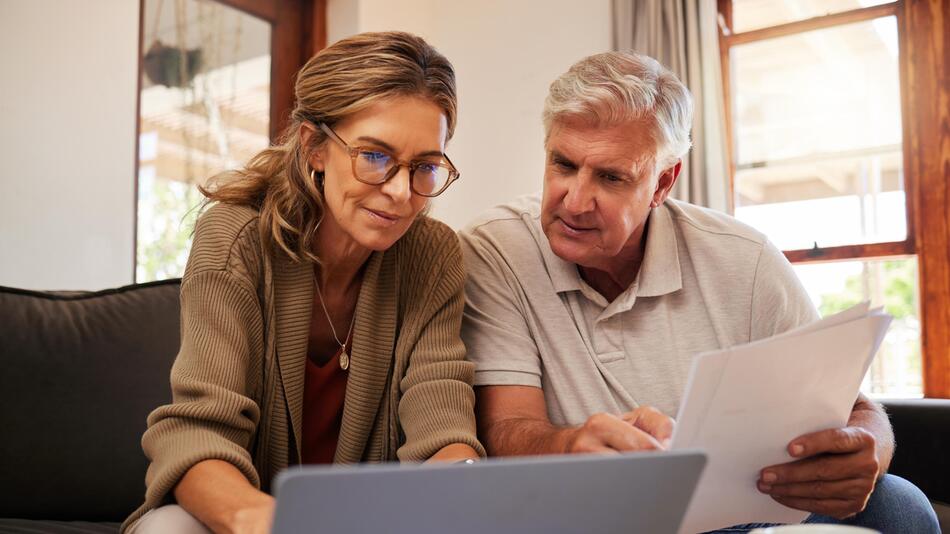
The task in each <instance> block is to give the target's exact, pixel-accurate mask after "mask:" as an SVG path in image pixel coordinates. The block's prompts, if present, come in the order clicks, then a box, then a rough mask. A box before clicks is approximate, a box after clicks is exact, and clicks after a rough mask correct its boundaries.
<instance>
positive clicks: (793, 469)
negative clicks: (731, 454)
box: [758, 427, 880, 519]
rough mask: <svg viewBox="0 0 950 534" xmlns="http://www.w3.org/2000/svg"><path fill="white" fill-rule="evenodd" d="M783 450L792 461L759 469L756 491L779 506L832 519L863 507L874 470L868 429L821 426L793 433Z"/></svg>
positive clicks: (876, 464)
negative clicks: (796, 434)
mask: <svg viewBox="0 0 950 534" xmlns="http://www.w3.org/2000/svg"><path fill="white" fill-rule="evenodd" d="M788 452H789V454H791V455H792V457H794V458H798V460H795V461H793V462H789V463H786V464H780V465H774V466H770V467H766V468H765V469H763V470H762V472H761V473H760V476H759V481H758V488H759V491H761V492H763V493H766V494H768V495H770V496H771V497H772V498H773V499H775V500H776V501H778V502H780V503H782V504H784V505H785V506H789V507H791V508H796V509H799V510H805V511H808V512H812V513H818V514H824V515H829V516H832V517H836V518H838V519H843V518H845V517H850V516H852V515H854V514H856V513H858V512H861V511H862V510H864V507H865V506H866V505H867V501H868V498H869V497H870V496H871V492H872V491H874V484H875V482H876V481H877V478H878V476H879V470H880V463H879V461H878V458H877V446H876V441H875V439H874V436H873V435H872V434H871V433H870V432H868V431H866V430H864V429H863V428H858V427H846V428H840V429H830V430H822V431H819V432H814V433H811V434H806V435H804V436H801V437H798V438H795V439H794V440H792V442H791V443H790V444H789V446H788Z"/></svg>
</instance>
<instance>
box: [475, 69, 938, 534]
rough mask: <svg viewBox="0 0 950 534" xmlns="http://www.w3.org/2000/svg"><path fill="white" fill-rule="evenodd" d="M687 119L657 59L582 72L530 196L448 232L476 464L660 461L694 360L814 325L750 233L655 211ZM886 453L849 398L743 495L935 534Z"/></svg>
mask: <svg viewBox="0 0 950 534" xmlns="http://www.w3.org/2000/svg"><path fill="white" fill-rule="evenodd" d="M691 120H692V100H691V97H690V95H689V92H688V90H687V89H686V88H685V87H684V86H683V84H682V83H680V82H679V80H677V79H676V77H675V76H674V75H673V74H672V73H671V72H669V71H668V70H666V69H664V68H663V67H662V66H660V65H659V64H658V63H657V62H656V61H654V60H652V59H650V58H648V57H644V56H638V55H633V54H625V53H618V52H610V53H605V54H599V55H595V56H591V57H589V58H586V59H584V60H582V61H580V62H579V63H577V64H576V65H574V66H573V67H571V69H570V70H569V71H568V72H567V73H565V74H563V75H562V76H561V77H559V78H558V79H557V80H556V81H555V82H554V83H553V84H552V85H551V89H550V94H549V95H548V98H547V100H546V102H545V109H544V127H545V135H546V140H545V152H546V165H545V172H544V190H543V193H542V194H541V196H540V198H539V197H537V196H533V197H526V198H522V199H519V200H518V201H516V202H514V203H512V204H509V205H506V206H502V207H499V208H495V209H493V210H490V211H488V212H487V213H486V214H484V215H483V216H482V217H481V218H479V219H477V220H476V221H475V222H474V223H473V224H472V225H470V226H469V227H468V228H467V229H466V230H465V231H463V232H462V236H461V237H462V242H463V250H464V251H465V255H466V263H467V267H468V271H469V281H468V284H467V287H466V292H467V303H466V313H465V319H464V322H463V331H462V335H463V339H464V341H465V344H466V346H467V347H468V350H469V357H470V358H471V359H472V360H473V361H474V362H475V364H476V369H477V370H476V375H475V384H476V386H477V388H476V395H477V401H478V402H477V410H478V412H479V413H478V419H479V432H480V434H481V437H482V441H483V443H485V445H486V448H487V449H488V452H489V454H492V455H501V456H505V455H522V454H548V453H568V452H604V453H610V452H616V451H632V450H658V449H664V448H666V447H667V446H668V444H669V438H670V436H671V434H672V430H673V425H674V422H673V420H672V419H671V418H670V416H671V415H674V414H675V413H676V411H677V409H678V407H679V403H680V400H681V399H680V396H681V395H682V392H683V389H684V387H685V382H686V375H687V373H688V370H689V367H690V364H691V359H692V357H693V356H694V355H695V354H696V353H698V352H701V351H704V350H710V349H717V348H722V347H728V346H732V345H737V344H741V343H748V342H750V341H754V340H756V339H761V338H766V337H769V336H772V335H775V334H778V333H780V332H783V331H785V330H788V329H791V328H794V327H796V326H799V325H802V324H805V323H808V322H810V321H814V320H815V319H817V317H818V315H817V313H816V311H815V309H814V307H813V306H812V304H811V303H810V300H809V298H808V295H807V294H806V293H805V291H804V289H803V288H802V286H801V284H800V283H799V281H798V280H797V278H796V277H795V274H794V272H793V271H792V268H791V266H790V265H789V264H788V262H787V261H786V260H785V258H784V256H783V255H782V254H781V252H780V251H779V250H777V249H776V248H775V247H774V246H773V245H771V244H770V243H769V242H768V241H767V240H766V238H765V237H764V236H763V235H762V234H760V233H759V232H756V231H755V230H753V229H751V228H749V227H748V226H745V225H743V224H741V223H739V222H737V221H735V220H734V219H732V218H731V217H728V216H726V215H723V214H720V213H717V212H713V211H710V210H706V209H703V208H699V207H696V206H692V205H689V204H686V203H683V202H677V201H674V200H671V199H668V198H667V197H668V195H669V192H670V189H671V188H672V187H673V184H674V183H675V182H676V179H677V176H678V175H679V172H680V167H681V161H682V158H683V157H684V156H685V154H686V153H687V152H688V150H689V146H690V140H689V130H690V123H691ZM893 450H894V444H893V433H892V431H891V428H890V425H889V423H888V420H887V416H886V415H885V414H884V412H883V410H882V409H881V407H880V406H878V405H877V404H875V403H872V402H870V401H868V400H867V399H866V398H865V397H864V396H859V397H858V399H857V400H856V402H855V404H854V408H853V411H852V413H851V417H850V420H849V422H848V425H847V426H846V427H845V428H837V429H828V430H825V431H821V432H816V433H813V434H809V435H805V436H801V437H798V438H796V439H794V440H793V441H792V442H791V443H789V446H788V451H789V453H790V454H791V455H792V457H794V458H796V460H795V461H793V462H790V463H787V464H783V465H775V466H767V467H766V466H763V467H764V468H763V470H762V472H761V474H760V478H759V480H758V488H759V490H760V491H762V492H763V493H766V494H768V495H770V496H771V497H772V498H774V499H775V500H776V501H778V502H780V503H782V504H785V505H787V506H790V507H792V508H797V509H801V510H806V511H809V512H812V513H813V515H812V516H811V518H810V520H812V521H825V522H834V521H835V520H836V519H835V518H837V519H844V518H849V517H850V518H851V520H850V521H849V522H850V523H854V524H869V525H870V526H872V527H876V528H878V529H879V530H884V531H887V530H888V528H889V525H893V524H895V523H894V522H895V521H896V522H897V524H901V529H902V531H903V532H911V531H913V532H928V531H935V532H939V530H937V529H938V527H937V526H936V518H935V515H934V513H933V510H932V508H931V507H930V506H929V503H928V502H927V500H926V498H925V497H924V496H923V494H922V493H921V492H920V491H919V490H917V488H915V487H914V486H913V485H911V484H910V483H908V482H906V481H904V480H902V479H899V478H897V477H893V476H890V475H885V473H886V471H887V466H888V464H889V462H890V459H891V456H892V454H893ZM875 488H877V489H876V490H875ZM869 501H871V504H870V506H869ZM865 508H867V511H865V512H863V513H862V511H864V510H865ZM856 514H858V515H856ZM914 526H919V529H916V530H915V527H914ZM928 529H929V530H928Z"/></svg>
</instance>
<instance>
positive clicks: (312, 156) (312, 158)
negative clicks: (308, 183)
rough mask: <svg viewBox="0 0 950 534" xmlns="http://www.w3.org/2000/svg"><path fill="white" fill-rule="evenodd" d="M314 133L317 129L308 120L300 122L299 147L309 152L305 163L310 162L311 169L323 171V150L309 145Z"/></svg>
mask: <svg viewBox="0 0 950 534" xmlns="http://www.w3.org/2000/svg"><path fill="white" fill-rule="evenodd" d="M316 133H317V129H316V128H315V127H314V126H313V125H312V124H310V123H309V122H302V123H300V130H299V134H300V149H301V150H303V151H304V152H305V153H307V154H309V155H308V156H307V163H309V164H310V167H311V168H312V169H313V170H315V171H317V172H324V167H325V163H324V161H323V151H322V150H320V147H315V148H312V147H311V141H312V140H313V136H314V135H316Z"/></svg>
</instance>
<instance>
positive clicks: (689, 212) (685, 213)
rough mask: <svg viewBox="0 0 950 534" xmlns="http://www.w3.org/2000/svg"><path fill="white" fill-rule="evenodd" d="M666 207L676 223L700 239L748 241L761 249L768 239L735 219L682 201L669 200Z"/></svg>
mask: <svg viewBox="0 0 950 534" xmlns="http://www.w3.org/2000/svg"><path fill="white" fill-rule="evenodd" d="M666 206H667V207H668V208H669V211H670V215H671V216H672V217H673V221H674V223H675V224H676V225H677V226H678V227H679V228H680V229H681V230H686V231H688V232H689V233H693V234H696V236H697V237H698V238H700V239H709V240H712V241H735V240H739V241H747V242H749V243H750V244H752V245H755V246H758V247H761V246H762V245H764V244H765V243H766V242H767V241H768V238H767V237H766V236H765V234H763V233H762V232H760V231H758V230H756V229H755V228H753V227H751V226H749V225H748V224H745V223H744V222H741V221H739V220H738V219H736V218H735V217H733V216H731V215H729V214H726V213H723V212H721V211H716V210H713V209H710V208H704V207H702V206H697V205H695V204H690V203H688V202H683V201H680V200H673V199H670V200H667V202H666Z"/></svg>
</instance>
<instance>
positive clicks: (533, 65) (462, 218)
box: [327, 0, 611, 229]
mask: <svg viewBox="0 0 950 534" xmlns="http://www.w3.org/2000/svg"><path fill="white" fill-rule="evenodd" d="M610 5H611V2H610V0H588V1H586V2H578V1H576V0H547V1H545V0H517V1H510V0H509V1H503V0H482V1H478V2H472V1H463V0H451V1H446V0H441V1H440V0H401V1H399V2H392V1H390V0H358V1H357V0H329V2H328V13H327V17H328V36H329V42H331V43H332V42H333V41H335V40H337V39H340V38H342V37H345V36H347V35H351V34H353V33H357V32H360V31H380V30H405V31H410V32H413V33H416V34H418V35H421V36H422V37H424V38H425V39H426V40H428V41H429V42H430V43H432V44H433V45H434V46H435V47H436V48H438V49H439V50H440V51H441V52H442V53H444V54H445V55H446V56H447V57H448V58H449V60H451V61H452V63H453V65H454V66H455V69H456V74H457V78H458V89H459V125H458V128H457V130H456V135H455V138H454V139H453V140H452V142H451V144H450V145H449V147H448V150H447V151H448V153H449V155H450V156H451V158H452V161H453V162H455V164H456V166H458V168H459V170H460V171H461V172H462V179H461V180H460V181H459V182H457V183H456V184H454V185H452V187H451V188H450V189H449V190H448V191H447V192H446V193H445V194H444V195H443V196H441V197H439V198H438V199H437V200H436V201H435V205H434V209H433V211H432V214H433V215H434V216H435V217H437V218H439V219H441V220H443V221H445V222H447V223H448V224H450V225H451V226H453V227H454V228H456V229H458V228H461V227H463V226H464V225H465V224H466V223H467V222H468V221H470V220H471V219H472V218H473V217H475V216H476V215H477V214H478V213H479V212H481V211H483V210H484V209H486V208H488V207H491V206H493V205H495V204H498V203H501V202H505V201H507V200H509V199H511V198H513V197H515V196H517V195H521V194H526V193H530V192H533V191H536V190H539V189H540V188H541V177H542V173H543V164H544V152H543V140H544V139H543V138H544V135H543V129H542V126H541V109H542V106H543V103H544V98H545V96H546V95H547V89H548V86H549V85H550V83H551V81H553V80H554V78H555V77H557V76H558V75H559V74H561V73H562V72H564V71H565V70H567V68H568V67H570V65H571V64H572V63H574V62H575V61H577V60H579V59H581V58H582V57H584V56H587V55H590V54H594V53H597V52H603V51H606V50H609V49H610V47H611V18H610Z"/></svg>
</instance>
